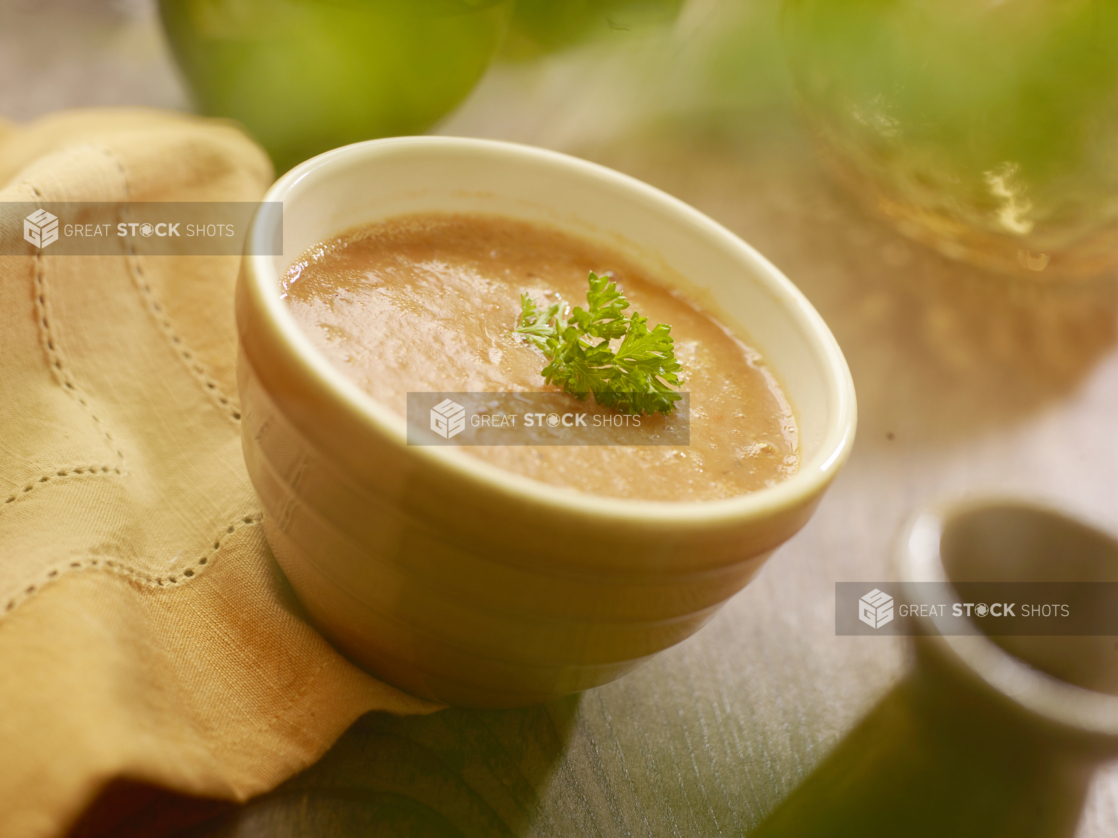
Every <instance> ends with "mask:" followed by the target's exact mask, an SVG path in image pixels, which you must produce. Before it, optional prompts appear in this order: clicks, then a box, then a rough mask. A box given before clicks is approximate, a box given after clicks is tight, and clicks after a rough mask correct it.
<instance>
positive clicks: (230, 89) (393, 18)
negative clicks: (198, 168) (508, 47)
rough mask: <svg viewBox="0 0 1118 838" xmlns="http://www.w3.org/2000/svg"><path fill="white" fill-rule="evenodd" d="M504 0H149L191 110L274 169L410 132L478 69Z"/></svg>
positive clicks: (451, 101)
mask: <svg viewBox="0 0 1118 838" xmlns="http://www.w3.org/2000/svg"><path fill="white" fill-rule="evenodd" d="M513 5H514V2H513V0H160V11H161V13H162V17H163V24H164V28H165V29H166V31H167V36H168V38H169V40H170V42H171V47H172V49H173V50H174V53H175V57H176V59H177V60H178V63H179V66H180V67H181V68H182V71H183V73H184V74H185V76H186V78H187V80H188V81H189V83H190V87H191V89H192V90H193V93H194V97H195V100H196V102H197V104H198V107H199V108H200V109H201V110H202V112H203V113H206V114H208V115H211V116H222V117H230V118H232V119H235V120H237V121H239V122H240V123H242V124H243V125H244V126H245V127H246V128H247V129H248V130H249V132H250V133H251V134H252V135H253V136H254V137H255V138H256V139H257V140H258V141H259V142H260V143H261V144H262V145H263V146H264V147H265V148H266V149H267V150H268V153H269V154H270V155H271V156H272V160H273V161H274V162H275V164H276V168H277V170H278V171H280V172H282V171H285V170H286V169H289V168H290V167H292V166H294V165H295V164H296V163H299V162H300V161H302V160H305V159H307V158H308V157H313V156H314V155H316V154H319V153H321V152H323V151H326V150H328V149H331V148H335V147H337V146H341V145H346V144H347V143H352V142H357V141H359V140H368V139H372V138H375V137H387V136H398V135H405V134H419V133H422V132H424V131H426V130H427V129H428V128H430V127H431V126H432V125H434V124H435V123H436V122H437V121H438V120H439V119H441V118H442V117H443V116H445V115H446V114H447V113H449V112H450V111H451V110H452V109H453V108H454V107H455V106H457V105H458V104H459V103H460V102H461V101H462V100H463V99H464V98H465V97H466V95H467V94H468V93H469V92H470V90H472V89H473V87H474V85H475V84H476V83H477V81H478V79H480V78H481V76H482V74H483V73H484V72H485V69H486V67H487V66H488V65H489V61H490V59H491V58H492V56H493V54H494V52H495V51H496V49H497V47H498V46H499V44H500V42H501V39H502V38H503V36H504V33H505V30H506V28H507V25H508V21H509V18H510V16H511V14H512V10H513Z"/></svg>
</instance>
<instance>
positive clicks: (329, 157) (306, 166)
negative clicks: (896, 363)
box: [238, 136, 857, 529]
mask: <svg viewBox="0 0 1118 838" xmlns="http://www.w3.org/2000/svg"><path fill="white" fill-rule="evenodd" d="M408 150H411V151H413V152H417V153H420V154H422V153H430V152H434V153H441V152H443V151H447V150H454V151H459V152H466V153H474V154H481V155H490V156H503V157H507V158H509V159H510V160H515V161H518V162H520V163H522V164H528V165H535V166H538V167H541V168H547V167H549V166H550V167H551V168H552V169H553V170H554V171H556V172H565V173H566V174H567V175H568V176H576V177H580V178H583V179H590V180H597V181H599V182H600V183H603V184H604V185H606V186H608V187H611V188H613V189H615V190H621V191H623V192H627V193H629V194H630V195H632V196H633V197H636V198H638V199H641V200H643V201H645V202H647V203H649V204H651V205H653V206H655V207H657V209H658V210H659V211H660V212H662V213H666V214H669V215H675V216H676V219H677V220H678V221H679V222H680V223H684V224H690V225H692V226H697V227H699V228H702V229H703V230H704V231H705V232H706V233H707V235H708V236H709V237H711V238H713V239H714V240H715V241H717V242H718V243H719V245H720V246H721V247H723V248H724V249H725V250H727V251H729V252H730V253H731V254H732V255H733V256H735V257H736V258H737V259H739V260H741V261H743V262H745V263H746V264H747V265H748V266H749V267H750V269H751V273H752V275H753V276H754V277H755V278H756V280H757V281H758V282H760V283H761V284H763V285H764V287H765V288H766V290H768V291H769V293H770V294H772V295H773V296H774V297H775V298H776V299H777V300H778V301H779V302H780V304H781V305H782V306H784V307H785V308H787V309H788V310H789V312H790V313H791V314H792V315H793V316H794V317H795V318H797V319H798V320H799V321H800V322H801V324H802V325H803V326H804V327H805V328H804V334H805V336H806V337H807V340H808V341H809V343H810V344H811V348H812V350H813V355H814V356H815V358H816V359H817V360H818V362H819V363H820V364H821V366H822V367H823V373H824V375H823V377H824V380H825V381H826V386H827V388H828V393H827V396H828V402H829V403H830V404H832V405H834V410H833V415H832V417H831V421H830V422H829V424H828V426H827V428H826V431H825V433H824V435H823V439H822V442H821V444H820V446H819V451H818V453H817V454H816V455H815V456H814V457H813V458H812V459H811V460H810V461H809V462H801V464H800V468H799V470H798V471H797V472H796V473H795V474H793V475H791V476H790V477H787V478H785V479H784V480H782V481H780V482H779V483H777V484H775V485H773V486H769V487H765V488H763V489H758V490H756V491H753V492H749V493H746V494H743V495H736V496H734V497H731V498H725V499H719V500H707V501H662V500H644V499H634V498H614V497H607V496H602V495H595V494H591V493H588V492H581V491H578V490H575V489H569V488H566V487H560V486H553V485H550V484H547V483H543V482H541V481H537V480H534V479H532V478H529V477H527V476H524V475H521V474H517V473H514V472H511V471H506V470H505V469H502V468H500V467H498V466H495V465H491V464H490V463H488V462H486V461H484V460H481V459H479V458H476V457H471V456H469V455H468V454H466V453H465V452H462V451H459V450H457V449H456V448H454V447H451V446H409V445H407V442H406V436H405V433H404V432H403V430H402V428H403V427H404V426H405V423H404V420H403V419H402V418H401V417H399V416H398V415H397V414H396V413H395V411H392V410H390V409H389V408H387V407H385V406H383V405H381V404H379V403H378V402H377V401H376V400H375V399H374V398H373V397H372V396H371V395H369V394H368V393H366V392H365V391H364V390H362V389H361V388H360V386H359V385H358V384H357V383H356V382H354V381H352V380H350V379H349V378H348V377H346V376H345V374H344V373H343V372H342V371H341V370H340V369H339V368H338V367H336V366H334V364H333V363H331V362H330V361H329V359H328V358H326V356H325V355H323V354H322V353H320V352H319V351H318V350H317V349H316V348H315V347H314V345H313V344H312V343H311V341H310V339H309V338H308V337H307V336H306V335H304V334H303V331H302V329H301V328H300V327H299V325H298V324H297V323H296V321H295V319H294V317H293V316H292V314H291V312H290V311H289V310H288V308H287V306H286V305H285V304H284V303H283V300H282V298H281V296H280V294H279V293H278V287H279V276H278V274H277V272H276V270H275V268H274V265H273V259H274V258H275V257H274V256H273V255H269V243H270V242H271V241H272V240H273V237H272V233H271V232H270V231H271V229H272V226H271V225H272V224H274V221H275V218H276V216H275V215H274V214H267V213H264V212H261V211H258V212H257V213H256V215H255V217H254V218H253V220H252V223H251V226H250V228H249V233H248V236H247V239H246V249H245V256H244V260H245V265H246V266H247V267H248V268H249V269H248V270H246V271H242V281H245V282H246V283H247V285H248V290H249V292H250V298H251V299H252V300H253V302H254V304H255V306H256V309H257V311H256V314H257V315H259V316H261V317H262V321H261V322H262V323H263V324H264V326H265V327H267V328H269V329H270V331H271V332H272V335H273V336H274V337H275V338H277V342H278V343H279V345H280V346H282V348H283V350H284V351H285V352H286V353H287V354H288V356H289V360H290V361H291V362H293V363H295V364H297V365H300V366H301V367H302V368H303V370H304V372H306V373H309V374H311V375H313V376H314V377H315V378H316V379H317V380H318V381H319V382H320V383H322V384H324V385H325V389H326V390H327V391H328V392H329V395H330V398H331V400H332V401H333V402H334V403H335V404H337V405H338V406H339V407H340V408H341V409H343V410H345V411H347V412H348V413H349V414H350V415H351V416H353V417H354V418H356V419H358V420H359V422H360V423H361V424H363V425H365V426H366V427H368V428H370V430H371V431H373V432H375V433H377V434H379V435H380V436H381V437H382V438H384V439H387V440H390V441H391V442H392V443H393V444H394V445H395V446H397V447H399V448H401V449H404V450H406V451H407V452H408V456H410V457H414V458H418V459H420V460H422V461H424V462H425V464H426V465H428V466H431V467H434V468H436V469H439V470H442V471H443V472H444V473H447V474H453V475H454V476H455V477H457V478H459V479H461V478H465V479H467V480H471V481H473V482H475V483H477V484H479V485H480V486H483V487H485V488H486V489H487V490H490V491H492V492H494V493H496V494H499V495H504V496H506V497H509V498H510V499H515V501H516V502H517V503H519V504H523V503H525V502H531V503H535V504H537V505H540V506H544V507H549V508H550V509H552V510H553V511H561V512H563V513H566V514H573V515H576V516H580V517H583V518H586V519H590V520H595V521H603V520H605V521H615V522H626V523H632V524H639V525H641V526H642V527H644V528H649V527H651V528H664V527H671V528H679V527H685V528H688V529H690V528H705V527H717V526H719V525H726V524H731V523H734V522H738V521H741V520H743V519H756V518H768V517H773V516H775V515H778V514H780V513H783V512H786V511H790V510H792V509H795V508H799V507H802V506H804V505H805V504H808V503H810V502H811V501H812V500H813V499H815V498H816V497H818V496H819V495H820V494H821V493H822V492H823V491H824V490H825V489H826V488H827V486H828V485H829V484H830V482H831V480H833V479H834V477H835V475H836V474H837V472H838V470H839V469H840V468H841V466H842V465H843V463H844V462H845V461H846V459H847V457H848V456H849V454H850V450H851V448H852V446H853V443H854V436H855V430H856V425H857V402H856V396H855V392H854V382H853V379H852V377H851V374H850V370H849V368H848V366H847V364H846V359H845V358H844V357H843V354H842V351H841V349H840V348H839V346H838V342H837V341H836V340H835V338H834V336H833V335H832V334H831V331H830V329H829V328H828V327H827V325H826V323H825V322H824V321H823V318H822V317H821V316H820V315H819V313H818V312H816V310H815V309H814V307H812V305H811V303H810V302H808V300H807V298H806V297H805V296H804V295H803V293H802V292H801V291H800V290H799V289H798V288H796V286H795V285H794V284H793V283H792V282H791V281H790V280H789V279H788V278H787V277H785V276H784V275H783V274H782V273H781V272H780V271H779V270H778V269H777V268H776V267H775V266H774V265H773V264H772V263H770V262H769V261H768V260H767V259H765V257H763V256H762V255H761V254H760V253H758V252H757V251H756V250H755V249H754V248H753V247H751V246H750V245H748V244H746V243H745V242H744V241H743V240H742V239H740V238H739V237H738V236H736V235H734V234H733V233H731V232H730V231H729V230H727V229H726V228H725V227H723V226H722V225H720V224H718V223H717V222H715V221H714V220H713V219H711V218H709V217H708V216H706V215H705V214H703V213H701V212H699V211H698V210H696V209H695V208H693V207H691V206H690V205H688V204H686V203H684V202H683V201H681V200H679V199H678V198H675V197H673V196H671V195H669V194H667V193H665V192H663V191H661V190H659V189H656V188H655V187H653V186H650V185H648V184H646V183H644V182H643V181H640V180H637V179H636V178H633V177H630V176H629V175H625V174H622V173H620V172H617V171H615V170H613V169H610V168H608V167H605V166H602V165H599V164H597V163H592V162H589V161H587V160H582V159H580V158H577V157H573V156H571V155H567V154H563V153H560V152H556V151H551V150H548V149H543V148H538V147H535V146H529V145H523V144H520V143H511V142H505V141H498V140H486V139H475V138H464V137H439V136H420V137H393V138H387V139H377V140H368V141H365V142H360V143H354V144H352V145H347V146H342V147H340V148H336V149H333V150H332V151H328V152H325V153H323V154H320V155H318V156H317V157H312V158H311V159H309V160H306V161H304V162H303V163H301V164H299V165H298V166H296V167H295V168H293V169H291V170H290V171H288V172H287V173H286V174H284V175H283V176H282V177H280V178H279V179H278V180H277V181H276V182H275V183H274V184H273V185H272V186H271V187H270V188H269V189H268V191H267V192H266V193H265V195H264V196H263V198H261V206H262V207H263V206H264V205H266V204H268V203H271V202H280V203H282V202H284V201H285V199H287V198H288V197H289V196H290V195H291V193H292V192H293V191H294V190H295V189H296V188H297V187H299V186H300V185H301V184H303V183H304V182H305V181H306V180H307V179H308V178H313V177H316V176H322V175H325V174H328V173H329V174H333V173H336V172H338V171H339V170H341V171H344V170H346V169H348V168H350V167H352V166H354V165H368V164H369V162H370V161H371V160H372V161H375V159H376V158H377V157H379V156H382V155H384V156H389V155H391V154H392V153H393V152H399V151H408ZM541 203H544V204H546V200H543V201H541ZM338 232H341V230H339V231H338ZM742 325H743V326H746V325H747V324H744V323H743V324H742ZM238 337H239V339H240V340H241V341H242V343H243V336H241V335H238ZM776 373H777V377H778V380H779V378H780V375H779V373H780V371H779V369H776ZM795 407H796V405H795V404H793V409H795Z"/></svg>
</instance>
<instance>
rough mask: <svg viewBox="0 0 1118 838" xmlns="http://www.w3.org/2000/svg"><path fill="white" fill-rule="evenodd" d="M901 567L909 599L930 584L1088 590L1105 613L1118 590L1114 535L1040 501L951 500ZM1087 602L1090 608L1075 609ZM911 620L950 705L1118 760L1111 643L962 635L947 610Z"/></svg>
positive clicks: (921, 519) (921, 529)
mask: <svg viewBox="0 0 1118 838" xmlns="http://www.w3.org/2000/svg"><path fill="white" fill-rule="evenodd" d="M897 570H898V576H899V578H900V581H901V587H902V590H903V591H904V593H905V596H906V597H907V598H908V599H909V601H911V602H919V601H920V599H921V596H920V591H919V588H920V586H921V585H925V584H926V583H929V582H931V583H936V584H939V585H946V586H953V585H955V584H962V583H968V582H970V583H973V582H986V583H1022V582H1027V583H1041V582H1044V583H1051V584H1052V585H1053V586H1054V587H1057V586H1059V585H1061V584H1066V583H1079V584H1083V583H1091V584H1092V590H1093V592H1094V593H1093V594H1092V596H1097V597H1098V598H1099V603H1101V604H1103V606H1104V607H1109V605H1108V604H1107V603H1108V602H1109V601H1110V600H1111V599H1112V598H1113V595H1114V594H1113V590H1112V588H1113V586H1114V584H1115V583H1118V539H1116V538H1115V537H1114V536H1113V535H1111V534H1109V533H1107V532H1105V531H1104V530H1102V529H1099V528H1097V527H1094V526H1092V525H1090V524H1088V523H1085V522H1083V521H1080V520H1078V519H1076V518H1075V517H1073V516H1071V515H1069V514H1067V513H1065V512H1061V511H1059V510H1056V509H1053V508H1052V507H1049V506H1047V505H1045V504H1043V503H1039V502H1037V501H1032V500H1025V499H1020V498H1008V497H991V498H981V499H975V498H968V499H964V500H956V501H945V502H943V503H939V504H934V505H932V506H930V507H929V508H928V509H926V510H924V511H923V512H921V513H920V514H919V515H918V516H917V517H916V518H914V519H913V520H912V521H911V522H910V523H909V525H908V526H907V527H906V529H905V531H904V533H903V534H902V537H901V540H900V549H899V551H898V557H897ZM956 601H957V598H956ZM1080 605H1082V606H1085V607H1089V606H1091V605H1092V604H1091V603H1088V602H1080V603H1078V604H1076V605H1072V606H1070V607H1071V608H1077V607H1079V606H1080ZM1096 605H1097V604H1096ZM911 619H912V620H913V622H914V624H915V626H914V627H915V634H916V638H915V640H916V647H917V653H918V656H919V659H920V661H921V662H922V664H923V665H924V668H925V669H926V670H927V671H928V672H929V673H931V679H932V681H933V682H935V683H936V684H937V686H938V688H939V689H940V690H942V691H943V692H944V693H945V694H947V695H949V696H950V698H948V699H946V700H945V702H944V703H962V702H966V701H967V700H971V705H974V704H977V705H979V706H980V707H982V708H987V709H992V710H994V711H996V713H995V715H996V716H997V717H1008V719H1010V720H1012V722H1013V723H1014V728H1013V729H1015V730H1017V731H1019V735H1026V734H1028V735H1033V736H1043V737H1044V738H1045V740H1046V741H1047V743H1048V744H1050V745H1051V744H1055V745H1057V746H1060V747H1063V748H1068V749H1072V750H1079V751H1083V750H1087V751H1092V752H1095V753H1096V754H1105V755H1106V756H1113V754H1115V753H1118V651H1116V647H1115V642H1114V638H1113V637H1111V636H1109V635H1089V634H1088V635H1066V636H1065V635H1008V636H993V635H988V634H985V633H973V634H958V633H953V632H952V631H951V630H950V629H949V628H948V627H949V626H950V625H952V623H951V620H952V618H951V617H950V616H949V615H947V616H943V617H937V616H934V615H931V616H929V615H922V616H917V617H912V618H911ZM976 622H978V623H980V624H981V621H976ZM985 625H987V626H992V625H995V624H992V623H986V624H985ZM1003 721H1004V719H1003ZM1003 721H999V722H996V724H999V725H1000V724H1002V723H1003Z"/></svg>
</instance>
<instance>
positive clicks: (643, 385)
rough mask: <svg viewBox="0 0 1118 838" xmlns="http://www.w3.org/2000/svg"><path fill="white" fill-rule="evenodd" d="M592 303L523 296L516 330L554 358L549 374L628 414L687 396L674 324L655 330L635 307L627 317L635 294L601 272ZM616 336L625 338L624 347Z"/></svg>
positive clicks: (662, 407) (593, 281)
mask: <svg viewBox="0 0 1118 838" xmlns="http://www.w3.org/2000/svg"><path fill="white" fill-rule="evenodd" d="M586 305H587V307H586V308H585V309H583V308H580V307H578V306H575V307H574V308H573V309H569V307H568V306H567V304H566V303H565V302H563V301H562V300H559V301H558V302H556V303H553V304H552V305H549V306H548V307H547V308H544V309H541V308H540V307H539V306H537V305H536V302H535V301H534V300H533V299H532V298H531V297H529V296H528V295H527V294H521V295H520V308H521V311H520V318H519V319H518V321H517V325H516V328H515V329H514V330H513V332H514V333H515V334H517V335H520V336H521V337H523V338H525V339H526V340H528V341H529V342H530V343H532V344H534V345H535V346H536V348H538V349H539V350H540V351H541V352H543V354H544V357H546V358H547V366H545V367H544V368H543V370H542V371H541V374H542V375H543V377H544V380H545V381H546V382H547V383H548V384H554V385H557V386H559V387H560V388H562V389H563V390H564V391H565V392H567V393H570V394H571V395H572V396H575V397H576V398H578V399H585V398H586V397H587V396H590V395H593V396H594V400H595V401H596V402H597V403H598V404H601V405H605V406H606V407H611V408H613V409H614V410H618V411H620V412H622V413H648V414H652V413H663V414H665V415H666V414H668V413H671V412H672V410H673V409H674V408H675V404H676V402H678V401H679V400H680V398H681V396H680V395H679V393H677V392H675V391H674V390H673V389H672V387H679V386H680V385H681V384H682V383H683V382H682V381H681V380H680V378H679V376H678V375H677V374H676V373H678V372H679V371H680V369H681V367H680V365H679V362H678V361H677V360H676V359H675V352H674V341H673V340H672V336H671V330H672V329H671V326H668V325H666V324H664V323H660V324H659V325H657V326H656V328H654V329H652V330H651V331H650V330H649V328H648V318H647V317H641V316H640V314H638V313H637V312H635V311H634V312H633V314H632V316H630V317H626V316H625V314H624V312H625V309H627V308H628V307H629V301H628V300H626V299H625V297H624V295H622V293H621V292H620V291H618V290H617V284H616V283H614V282H613V281H612V280H611V279H610V278H609V277H608V276H598V275H597V274H595V273H594V272H593V271H591V272H590V290H589V291H588V292H587V294H586ZM614 341H620V343H619V344H617V346H616V348H614Z"/></svg>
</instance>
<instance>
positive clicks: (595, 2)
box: [504, 0, 683, 58]
mask: <svg viewBox="0 0 1118 838" xmlns="http://www.w3.org/2000/svg"><path fill="white" fill-rule="evenodd" d="M682 7H683V0H517V3H516V11H515V12H514V13H513V18H512V26H511V27H510V31H509V37H508V41H507V43H506V45H505V49H504V53H505V54H506V55H508V56H510V57H512V58H531V57H535V56H537V55H540V54H543V53H547V52H552V51H554V50H558V49H562V48H563V47H568V46H572V45H574V44H577V43H580V42H581V41H584V40H588V39H590V38H593V37H595V36H596V35H607V34H610V33H618V32H626V31H628V32H631V31H634V30H637V29H640V28H641V27H644V26H648V25H655V24H662V23H670V22H671V21H673V20H675V19H676V17H678V16H679V10H680V9H681V8H682Z"/></svg>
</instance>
